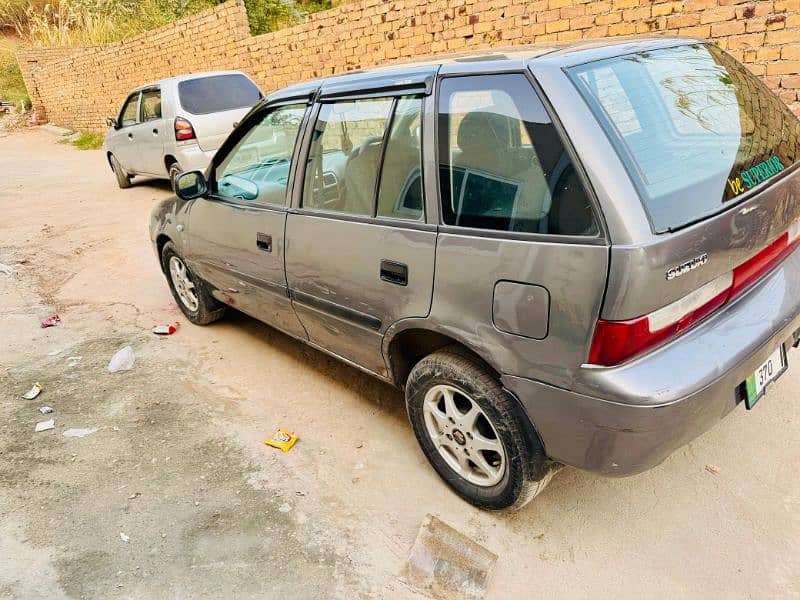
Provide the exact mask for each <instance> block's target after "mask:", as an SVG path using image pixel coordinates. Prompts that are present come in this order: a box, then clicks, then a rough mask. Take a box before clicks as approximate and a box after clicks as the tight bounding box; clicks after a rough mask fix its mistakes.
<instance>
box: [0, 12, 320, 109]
mask: <svg viewBox="0 0 800 600" xmlns="http://www.w3.org/2000/svg"><path fill="white" fill-rule="evenodd" d="M220 2H222V0H0V28H3V27H7V28H12V29H14V30H15V31H16V33H17V35H18V36H19V37H20V38H21V40H22V42H23V43H24V44H27V45H30V46H37V47H52V46H89V45H94V44H106V43H109V42H115V41H118V40H122V39H125V38H128V37H131V36H134V35H137V34H139V33H142V32H144V31H148V30H150V29H155V28H157V27H161V26H162V25H166V24H168V23H171V22H172V21H175V20H176V19H180V18H182V17H186V16H189V15H193V14H195V13H198V12H200V11H202V10H205V9H207V8H211V7H213V6H215V5H217V4H219V3H220ZM245 6H246V7H247V16H248V19H249V21H250V31H251V33H252V34H253V35H259V34H262V33H268V32H270V31H275V30H277V29H281V28H283V27H290V26H292V25H295V24H296V23H299V22H301V21H302V20H303V18H305V16H306V15H307V14H308V13H311V12H316V11H319V10H325V9H328V8H330V7H331V0H245ZM0 98H2V99H4V100H9V101H13V102H15V103H16V102H19V100H25V101H26V102H27V103H28V105H29V104H30V100H28V96H27V93H26V91H25V84H24V82H23V80H22V75H21V73H20V70H19V66H18V65H17V61H16V58H15V57H14V49H13V45H12V44H11V43H10V42H8V41H5V40H3V38H2V37H1V36H0Z"/></svg>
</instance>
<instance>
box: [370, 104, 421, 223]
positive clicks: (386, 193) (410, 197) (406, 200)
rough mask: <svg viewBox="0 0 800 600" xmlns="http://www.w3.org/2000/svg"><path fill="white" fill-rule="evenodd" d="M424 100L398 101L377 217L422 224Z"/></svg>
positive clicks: (381, 185) (384, 162)
mask: <svg viewBox="0 0 800 600" xmlns="http://www.w3.org/2000/svg"><path fill="white" fill-rule="evenodd" d="M421 114H422V98H412V97H405V98H399V99H398V101H397V105H396V108H395V111H394V115H393V116H392V126H391V130H390V131H389V137H388V138H387V140H386V153H385V155H384V157H383V168H382V169H381V180H380V186H379V189H378V212H377V214H378V216H379V217H391V218H395V219H411V220H414V221H419V220H421V219H423V218H424V216H425V214H424V209H423V206H424V202H423V192H422V189H423V188H422V144H421V141H420V140H421V133H422V129H421Z"/></svg>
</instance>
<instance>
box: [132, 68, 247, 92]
mask: <svg viewBox="0 0 800 600" xmlns="http://www.w3.org/2000/svg"><path fill="white" fill-rule="evenodd" d="M216 75H244V76H245V77H247V75H245V74H244V73H242V72H241V71H198V72H196V73H184V74H183V75H175V76H174V77H165V78H164V79H159V80H158V81H151V82H150V83H145V84H144V85H140V86H137V87H135V88H133V89H132V90H131V91H130V93H131V94H133V93H135V92H138V91H140V90H145V89H147V88H153V87H160V86H165V85H167V84H170V83H180V82H181V81H187V80H189V79H202V78H203V77H214V76H216Z"/></svg>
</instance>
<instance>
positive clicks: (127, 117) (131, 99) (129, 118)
mask: <svg viewBox="0 0 800 600" xmlns="http://www.w3.org/2000/svg"><path fill="white" fill-rule="evenodd" d="M138 112H139V93H138V92H137V93H135V94H131V95H130V96H128V99H127V100H125V104H123V105H122V110H121V111H120V113H119V124H120V127H127V126H128V125H136V123H138V122H139V119H138V116H137V115H138Z"/></svg>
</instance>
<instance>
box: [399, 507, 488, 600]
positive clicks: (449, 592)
mask: <svg viewBox="0 0 800 600" xmlns="http://www.w3.org/2000/svg"><path fill="white" fill-rule="evenodd" d="M496 562H497V555H496V554H494V553H492V552H490V551H489V550H487V549H486V548H484V547H483V546H481V545H480V544H478V543H477V542H475V541H473V540H471V539H470V538H468V537H467V536H465V535H464V534H462V533H459V532H458V531H456V530H455V529H453V528H452V527H450V526H449V525H447V524H446V523H444V522H442V521H440V520H439V519H437V518H436V517H434V516H433V515H427V516H426V517H425V520H424V521H423V522H422V526H421V527H420V529H419V534H417V539H416V541H415V542H414V546H413V547H412V548H411V554H410V555H409V557H408V561H406V563H405V565H404V566H403V571H402V573H401V574H400V580H401V581H403V582H404V583H406V584H407V585H408V586H410V587H411V588H413V589H414V590H416V591H418V592H420V593H423V594H425V595H427V596H430V597H432V598H436V599H437V600H438V599H441V600H450V599H456V598H483V597H484V595H485V594H486V589H487V586H488V584H489V576H490V575H491V573H492V569H494V565H495V563H496Z"/></svg>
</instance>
